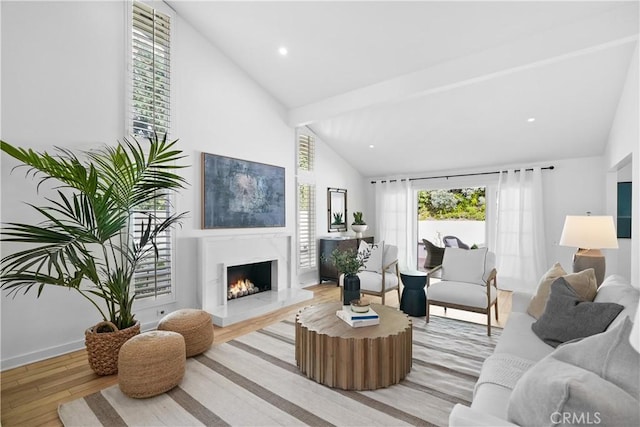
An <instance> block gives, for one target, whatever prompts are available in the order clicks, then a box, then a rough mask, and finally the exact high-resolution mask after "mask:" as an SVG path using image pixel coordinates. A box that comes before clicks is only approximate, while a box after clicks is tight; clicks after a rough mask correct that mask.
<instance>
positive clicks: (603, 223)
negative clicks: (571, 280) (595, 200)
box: [560, 215, 618, 286]
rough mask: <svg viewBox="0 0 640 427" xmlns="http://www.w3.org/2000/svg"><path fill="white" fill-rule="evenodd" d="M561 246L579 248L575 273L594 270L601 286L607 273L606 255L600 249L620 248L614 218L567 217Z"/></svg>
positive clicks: (575, 262) (574, 260)
mask: <svg viewBox="0 0 640 427" xmlns="http://www.w3.org/2000/svg"><path fill="white" fill-rule="evenodd" d="M560 245H561V246H574V247H577V248H578V251H577V252H576V253H575V254H574V255H573V272H574V273H577V272H579V271H582V270H586V269H587V268H593V269H594V270H595V273H596V282H597V284H598V286H600V284H601V283H602V281H603V280H604V272H605V262H604V255H602V252H600V249H605V248H607V249H615V248H617V247H618V239H617V236H616V230H615V227H614V226H613V217H612V216H596V215H594V216H592V215H586V216H577V215H567V217H566V218H565V220H564V227H563V229H562V236H560Z"/></svg>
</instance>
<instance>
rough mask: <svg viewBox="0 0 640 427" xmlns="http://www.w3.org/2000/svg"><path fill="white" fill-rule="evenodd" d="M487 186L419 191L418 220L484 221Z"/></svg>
mask: <svg viewBox="0 0 640 427" xmlns="http://www.w3.org/2000/svg"><path fill="white" fill-rule="evenodd" d="M485 216H486V199H485V187H476V188H457V189H451V190H428V191H424V190H423V191H419V192H418V220H419V221H424V220H441V219H462V220H470V221H484V220H485Z"/></svg>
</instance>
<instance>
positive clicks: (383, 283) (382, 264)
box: [339, 242, 400, 305]
mask: <svg viewBox="0 0 640 427" xmlns="http://www.w3.org/2000/svg"><path fill="white" fill-rule="evenodd" d="M358 277H359V278H360V293H362V294H367V295H375V296H378V297H380V298H381V299H382V304H383V305H384V303H385V295H386V294H387V292H390V291H394V290H395V291H397V292H398V301H400V272H399V270H398V247H397V246H395V245H385V244H384V242H380V243H379V244H377V246H376V245H374V247H373V249H372V251H371V253H370V255H369V259H368V260H367V262H366V264H365V266H364V268H363V270H362V271H360V272H359V273H358ZM342 278H343V276H342V275H340V280H339V284H340V299H342V292H343V289H344V288H343V281H342Z"/></svg>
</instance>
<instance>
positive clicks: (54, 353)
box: [0, 320, 158, 372]
mask: <svg viewBox="0 0 640 427" xmlns="http://www.w3.org/2000/svg"><path fill="white" fill-rule="evenodd" d="M157 326H158V321H157V320H156V321H153V322H148V323H143V324H141V325H140V330H141V331H142V332H146V331H150V330H152V329H156V327H157ZM83 348H84V338H82V339H79V340H75V341H71V342H68V343H66V344H62V345H57V346H54V347H49V348H45V349H42V350H38V351H33V352H31V353H24V354H21V355H18V356H14V357H10V358H7V359H3V360H0V372H4V371H7V370H9V369H14V368H19V367H21V366H24V365H28V364H30V363H35V362H40V361H42V360H46V359H51V358H52V357H58V356H62V355H64V354H67V353H71V352H74V351H78V350H82V349H83Z"/></svg>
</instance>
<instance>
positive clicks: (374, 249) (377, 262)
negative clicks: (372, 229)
mask: <svg viewBox="0 0 640 427" xmlns="http://www.w3.org/2000/svg"><path fill="white" fill-rule="evenodd" d="M358 252H359V253H360V254H364V253H367V252H368V253H369V256H368V257H367V259H366V261H365V263H364V268H363V270H366V271H375V272H377V273H382V257H383V254H384V240H383V241H380V242H378V243H373V244H369V243H367V242H365V241H364V240H362V241H360V246H359V247H358Z"/></svg>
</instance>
